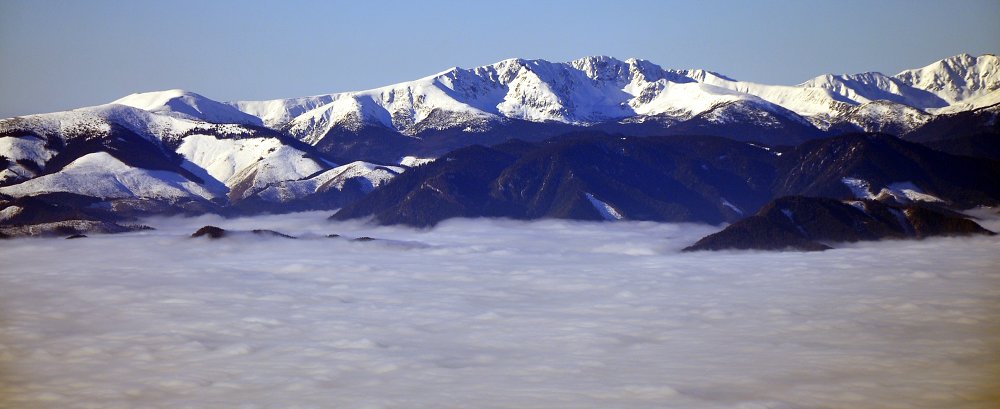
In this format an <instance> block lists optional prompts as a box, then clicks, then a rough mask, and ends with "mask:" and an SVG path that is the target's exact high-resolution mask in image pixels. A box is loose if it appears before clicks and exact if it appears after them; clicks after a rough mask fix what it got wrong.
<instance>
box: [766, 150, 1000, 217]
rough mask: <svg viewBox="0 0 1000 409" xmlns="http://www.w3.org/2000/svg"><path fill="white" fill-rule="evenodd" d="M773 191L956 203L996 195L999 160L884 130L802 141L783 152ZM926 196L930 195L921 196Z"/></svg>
mask: <svg viewBox="0 0 1000 409" xmlns="http://www.w3.org/2000/svg"><path fill="white" fill-rule="evenodd" d="M778 175H779V176H778V178H777V180H775V184H774V196H775V197H780V196H787V195H806V196H821V197H832V198H838V199H847V198H875V197H878V196H880V195H882V196H886V195H888V196H892V197H893V198H894V199H895V200H897V201H903V202H905V201H910V200H913V199H914V198H918V197H919V198H921V199H922V200H931V201H933V200H935V198H937V199H941V200H942V201H943V202H944V203H948V204H951V205H954V206H957V207H962V208H967V207H973V206H978V205H995V204H997V203H998V200H1000V183H998V182H997V180H998V179H997V178H998V175H1000V162H997V161H993V160H989V159H983V158H970V157H963V156H956V155H951V154H948V153H944V152H940V151H936V150H933V149H931V148H928V147H926V146H923V145H920V144H916V143H911V142H907V141H904V140H901V139H899V138H897V137H894V136H891V135H885V134H849V135H842V136H838V137H833V138H826V139H821V140H816V141H810V142H806V143H804V144H802V145H799V146H798V147H796V148H795V149H793V150H792V151H790V152H788V153H787V154H785V155H782V157H781V160H780V161H779V169H778ZM921 195H929V196H921Z"/></svg>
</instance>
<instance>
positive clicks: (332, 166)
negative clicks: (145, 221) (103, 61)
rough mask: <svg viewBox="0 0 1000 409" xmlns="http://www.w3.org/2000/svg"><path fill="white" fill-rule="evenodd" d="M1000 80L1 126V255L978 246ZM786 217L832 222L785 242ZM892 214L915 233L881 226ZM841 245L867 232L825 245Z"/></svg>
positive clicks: (964, 60) (726, 87) (137, 108)
mask: <svg viewBox="0 0 1000 409" xmlns="http://www.w3.org/2000/svg"><path fill="white" fill-rule="evenodd" d="M998 66H1000V62H998V58H997V57H996V56H994V55H989V54H987V55H982V56H978V57H974V56H970V55H965V54H963V55H958V56H955V57H950V58H947V59H944V60H941V61H937V62H934V63H932V64H930V65H928V66H926V67H922V68H918V69H913V70H907V71H903V72H901V73H899V74H897V75H894V76H888V75H883V74H881V73H862V74H856V75H821V76H819V77H816V78H814V79H811V80H809V81H806V82H805V83H802V84H800V85H797V86H776V85H764V84H756V83H750V82H744V81H737V80H734V79H731V78H728V77H726V76H724V75H721V74H718V73H714V72H711V71H705V70H675V69H663V68H661V67H659V66H657V65H655V64H653V63H651V62H648V61H644V60H638V59H629V60H625V61H621V60H617V59H614V58H609V57H588V58H583V59H579V60H575V61H572V62H568V63H551V62H548V61H544V60H522V59H511V60H505V61H501V62H499V63H496V64H492V65H488V66H483V67H478V68H473V69H461V68H453V69H450V70H446V71H444V72H441V73H439V74H436V75H432V76H429V77H426V78H422V79H419V80H415V81H411V82H405V83H400V84H395V85H390V86H386V87H382V88H377V89H373V90H367V91H359V92H346V93H339V94H330V95H321V96H315V97H305V98H293V99H283V100H271V101H236V102H217V101H213V100H210V99H208V98H205V97H203V96H201V95H198V94H196V93H192V92H185V91H180V90H172V91H163V92H152V93H142V94H133V95H130V96H127V97H124V98H122V99H119V100H117V101H114V102H112V103H110V104H107V105H101V106H95V107H86V108H80V109H77V110H73V111H67V112H57V113H49V114H38V115H28V116H24V117H16V118H9V119H4V120H2V121H0V167H2V171H0V233H2V234H4V235H5V236H21V235H36V234H63V235H68V234H78V233H87V232H105V233H113V232H120V231H127V230H131V229H135V228H142V227H141V226H133V225H132V224H134V223H135V221H136V220H137V218H140V217H144V216H150V215H166V214H202V213H218V214H223V215H238V214H251V213H261V212H290V211H301V210H334V209H340V210H339V211H338V212H336V213H335V214H334V215H333V216H332V217H333V218H334V219H340V220H343V219H350V218H359V217H367V218H371V219H372V220H373V221H374V222H376V223H382V224H406V225H411V226H433V225H435V224H437V223H438V222H440V221H442V220H445V219H448V218H453V217H503V218H514V219H539V218H563V219H579V220H652V221H668V222H702V223H711V224H721V223H734V224H733V225H732V226H731V227H730V228H729V229H727V231H728V233H726V232H720V233H719V234H720V235H719V236H715V237H714V238H706V240H707V241H702V242H699V244H698V245H695V246H694V247H693V248H722V247H727V246H728V247H736V248H764V247H766V248H778V247H781V248H783V247H785V246H783V245H782V246H779V245H777V244H775V243H787V246H789V247H793V248H808V249H814V248H820V247H821V246H825V245H826V244H823V243H824V242H836V241H845V240H846V241H853V240H865V239H877V238H881V237H923V236H927V235H935V234H960V233H975V232H979V230H977V229H976V228H974V227H972V226H971V225H969V224H968V223H965V222H960V221H958V220H962V219H961V215H959V214H956V213H953V211H954V210H962V209H968V208H972V207H976V206H995V205H997V204H998V201H1000V183H998V180H1000V165H998V162H997V160H998V158H1000V154H998V152H1000V144H998V141H1000V139H998V138H1000V128H998V127H1000V125H998V124H1000V122H998V121H997V115H998V113H1000V105H998V103H1000V71H998ZM788 196H793V197H794V198H788ZM819 198H825V199H819ZM782 201H785V202H788V201H792V202H790V203H795V204H796V206H797V208H798V209H799V210H798V213H797V214H799V215H803V214H809V215H814V216H815V217H817V219H815V220H812V221H810V220H805V221H799V222H796V224H793V225H788V224H783V223H785V222H784V221H782V219H780V218H779V217H777V215H776V213H775V212H776V211H777V212H778V213H781V211H780V210H775V209H779V208H780V209H785V210H787V209H786V208H785V207H782V206H780V204H781V203H783V202H782ZM857 203H862V204H863V207H865V208H866V209H869V208H870V209H869V211H868V212H867V213H865V212H862V211H861V210H859V208H858V206H857V205H856V204H857ZM844 206H848V207H844ZM850 209H855V210H857V212H861V213H860V214H864V215H866V216H871V217H874V219H873V220H878V223H876V224H871V223H874V222H871V223H870V222H868V221H861V220H860V219H856V218H857V217H859V216H858V215H859V213H857V212H854V213H852V212H853V211H852V210H850ZM873 212H874V213H873ZM897 212H901V214H904V215H905V216H906V218H907V221H908V223H909V224H907V223H897V224H896V225H893V224H892V219H886V218H879V217H880V216H879V217H876V216H873V215H875V214H879V215H883V216H884V215H885V214H897ZM755 214H756V215H755ZM832 215H844V217H839V216H838V217H833V216H832ZM911 215H912V216H911ZM821 216H822V217H821ZM848 216H849V217H848ZM798 217H803V216H798ZM810 217H812V216H810ZM831 217H832V219H831ZM809 223H815V224H809ZM843 223H848V224H851V225H858V223H860V224H861V225H864V226H867V227H865V228H861V229H860V230H858V229H855V230H854V231H855V233H856V235H853V236H852V235H850V234H833V233H830V232H832V231H835V230H836V229H837V227H836V226H837V225H838V224H843ZM885 223H888V224H885ZM969 223H972V222H969ZM809 226H812V227H809ZM873 226H874V227H873ZM919 226H932V227H926V228H918V227H919ZM933 226H936V227H933ZM942 226H945V227H942ZM807 227H808V228H807ZM789 228H791V230H789ZM799 228H802V229H805V234H800V233H802V231H800V229H799ZM810 228H814V229H818V230H810ZM899 229H902V230H899ZM820 231H825V232H827V233H823V234H820ZM735 232H747V234H749V236H746V238H741V237H744V236H741V235H739V234H736V233H735ZM883 233H884V234H883ZM721 237H726V240H725V242H726V243H728V244H726V245H722V244H719V243H721V241H720V240H722V239H721ZM761 237H774V238H775V239H774V240H776V241H775V242H774V243H771V244H767V245H765V244H760V240H759V239H760V238H761ZM779 237H780V240H779ZM709 239H711V240H709ZM711 243H714V244H711Z"/></svg>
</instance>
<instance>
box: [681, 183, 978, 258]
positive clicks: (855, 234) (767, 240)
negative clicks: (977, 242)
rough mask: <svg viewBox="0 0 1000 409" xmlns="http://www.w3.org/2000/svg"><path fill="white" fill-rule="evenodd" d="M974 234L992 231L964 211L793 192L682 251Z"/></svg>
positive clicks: (802, 246) (816, 245) (796, 246)
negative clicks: (809, 195) (958, 212)
mask: <svg viewBox="0 0 1000 409" xmlns="http://www.w3.org/2000/svg"><path fill="white" fill-rule="evenodd" d="M974 234H980V235H982V234H985V235H992V234H994V233H992V232H990V231H988V230H986V229H984V228H982V227H981V226H979V225H978V224H976V222H974V221H972V220H969V219H967V218H964V217H962V216H959V215H956V214H953V213H950V212H947V211H942V210H939V209H932V208H929V207H924V206H919V205H910V206H892V205H887V204H884V203H881V202H878V201H875V200H859V201H848V202H842V201H839V200H834V199H829V198H817V197H804V196H789V197H783V198H780V199H777V200H775V201H773V202H771V203H769V204H768V205H767V206H765V207H764V208H762V209H761V210H760V211H759V212H757V214H755V215H753V216H750V217H748V218H746V219H743V220H740V221H739V222H736V223H734V224H732V225H730V226H728V227H726V228H725V229H723V230H722V231H720V232H718V233H714V234H711V235H709V236H706V237H705V238H702V239H701V240H698V242H697V243H695V244H694V245H692V246H690V247H687V248H685V249H684V250H685V251H697V250H730V249H731V250H750V249H753V250H806V251H815V250H826V249H829V248H831V247H830V246H829V245H828V243H836V242H856V241H864V240H880V239H886V238H894V239H903V238H924V237H932V236H962V235H974Z"/></svg>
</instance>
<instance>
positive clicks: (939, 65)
mask: <svg viewBox="0 0 1000 409" xmlns="http://www.w3.org/2000/svg"><path fill="white" fill-rule="evenodd" d="M894 78H897V79H899V80H900V81H902V82H903V83H905V84H908V85H910V86H912V87H914V88H917V89H922V90H925V91H928V92H931V93H933V94H935V95H937V96H938V97H940V98H941V99H943V100H945V101H946V102H947V103H948V105H951V104H955V103H959V102H963V101H965V100H968V99H972V98H978V97H981V96H983V95H986V94H990V93H992V92H994V91H997V90H1000V58H998V57H997V56H996V55H993V54H983V55H981V56H979V57H973V56H971V55H969V54H959V55H956V56H954V57H949V58H945V59H943V60H940V61H937V62H934V63H932V64H930V65H927V66H925V67H922V68H917V69H914V70H906V71H903V72H901V73H899V74H896V75H895V77H894Z"/></svg>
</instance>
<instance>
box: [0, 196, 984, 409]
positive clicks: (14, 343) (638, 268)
mask: <svg viewBox="0 0 1000 409" xmlns="http://www.w3.org/2000/svg"><path fill="white" fill-rule="evenodd" d="M327 215H328V214H327V213H302V214H295V215H286V216H266V217H258V218H244V219H231V220H225V219H219V218H217V217H214V216H203V217H199V218H193V219H179V218H170V219H151V220H149V221H147V222H146V223H147V224H150V225H152V226H154V227H157V228H158V230H155V231H147V232H138V233H129V234H123V235H110V236H93V237H90V238H87V239H83V240H62V239H23V240H10V241H6V242H4V243H3V247H0V265H2V268H0V407H19V408H21V407H29V408H34V407H52V408H89V407H101V408H135V407H206V408H209V407H213V408H214V407H241V408H257V407H259V408H273V407H282V408H292V407H302V408H313V407H315V408H320V407H323V408H327V407H336V408H430V407H434V408H440V407H464V408H608V407H616V408H663V407H678V408H843V407H865V408H881V407H885V408H890V407H913V408H923V407H926V408H941V407H949V408H992V407H995V406H996V402H997V400H998V399H1000V395H998V394H997V393H996V392H994V391H992V390H991V389H992V387H995V386H996V385H997V382H998V380H1000V354H998V351H1000V348H998V345H1000V324H998V322H997V317H998V316H1000V308H998V306H1000V268H998V267H997V266H1000V239H998V238H995V237H993V238H967V239H958V238H944V239H933V240H923V241H886V242H879V243H864V244H855V245H846V246H841V248H839V249H835V250H831V251H825V252H820V253H755V252H719V253H705V252H702V253H680V252H679V249H680V248H683V247H685V246H687V245H690V244H691V243H693V242H694V241H696V240H697V239H698V238H700V237H702V236H704V235H706V234H708V233H711V232H714V231H716V230H718V228H717V227H712V226H703V225H677V224H659V223H634V222H625V223H581V222H567V221H538V222H513V221H496V220H456V221H447V222H445V223H443V224H441V225H440V226H439V227H437V228H435V229H433V230H413V229H408V228H398V227H372V226H367V225H365V224H363V223H330V222H327V221H326V220H325V217H326V216H327ZM205 224H213V225H216V226H220V227H224V228H228V229H237V230H249V229H258V228H260V229H273V230H277V231H280V232H282V233H287V234H292V235H296V236H307V237H311V238H307V239H300V240H288V239H281V238H254V237H236V238H233V239H231V240H225V239H224V240H217V241H210V240H207V239H190V238H187V237H186V236H187V235H189V234H191V233H192V232H194V230H196V229H197V228H198V227H201V226H202V225H205ZM984 225H986V226H987V227H988V228H990V227H992V228H994V229H995V227H996V226H997V223H996V221H990V222H988V223H985V224H984ZM330 233H338V234H341V235H343V236H345V237H348V238H351V237H359V236H371V237H376V238H380V239H385V240H380V241H374V242H364V243H361V242H351V241H349V240H342V239H327V238H323V237H322V236H325V235H326V234H330ZM4 399H6V401H4Z"/></svg>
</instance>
